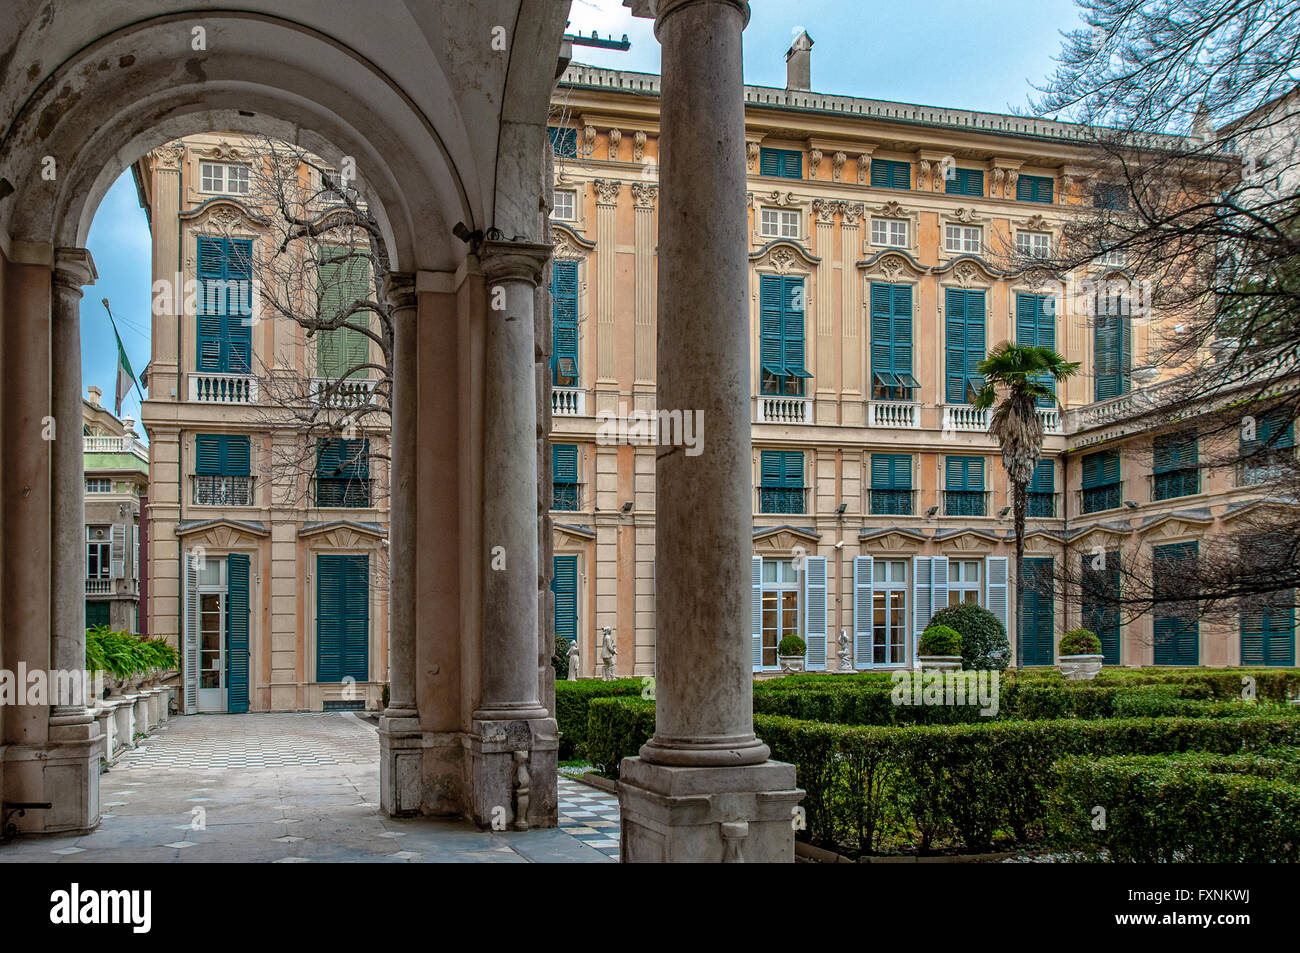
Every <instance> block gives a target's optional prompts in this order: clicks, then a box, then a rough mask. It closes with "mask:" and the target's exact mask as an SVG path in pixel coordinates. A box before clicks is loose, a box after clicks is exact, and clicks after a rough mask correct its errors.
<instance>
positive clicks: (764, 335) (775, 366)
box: [758, 275, 785, 377]
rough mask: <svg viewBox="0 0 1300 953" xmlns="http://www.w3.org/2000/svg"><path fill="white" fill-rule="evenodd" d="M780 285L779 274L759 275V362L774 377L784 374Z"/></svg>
mask: <svg viewBox="0 0 1300 953" xmlns="http://www.w3.org/2000/svg"><path fill="white" fill-rule="evenodd" d="M782 287H783V279H782V278H781V276H780V275H760V276H759V280H758V289H759V290H758V310H759V327H758V335H759V363H760V364H761V365H762V367H763V370H764V371H766V372H767V373H769V374H772V375H774V376H776V377H784V376H785V363H784V361H783V360H782V358H781V341H782V339H783V337H784V333H785V325H784V320H783V318H782V312H783V310H784V309H783V307H782V299H781V294H782V290H781V289H782Z"/></svg>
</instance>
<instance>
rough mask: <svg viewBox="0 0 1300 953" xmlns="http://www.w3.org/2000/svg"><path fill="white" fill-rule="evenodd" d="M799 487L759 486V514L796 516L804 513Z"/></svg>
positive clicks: (803, 491) (802, 493)
mask: <svg viewBox="0 0 1300 953" xmlns="http://www.w3.org/2000/svg"><path fill="white" fill-rule="evenodd" d="M806 492H807V491H806V490H804V489H803V488H801V487H788V486H760V487H759V488H758V511H759V512H760V513H783V514H790V515H798V514H802V513H804V512H806V510H805V508H804V494H805V493H806Z"/></svg>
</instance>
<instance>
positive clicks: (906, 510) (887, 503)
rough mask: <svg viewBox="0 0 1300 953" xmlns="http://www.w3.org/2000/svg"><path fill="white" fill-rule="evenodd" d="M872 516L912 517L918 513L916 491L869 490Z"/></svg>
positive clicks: (869, 506)
mask: <svg viewBox="0 0 1300 953" xmlns="http://www.w3.org/2000/svg"><path fill="white" fill-rule="evenodd" d="M867 492H868V493H869V494H870V496H871V499H870V500H869V501H868V509H869V510H870V511H871V515H872V516H911V515H912V514H914V513H915V512H916V508H915V503H914V501H915V498H916V497H915V494H916V491H915V490H875V489H873V490H868V491H867Z"/></svg>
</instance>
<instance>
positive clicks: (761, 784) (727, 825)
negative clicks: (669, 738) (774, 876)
mask: <svg viewBox="0 0 1300 953" xmlns="http://www.w3.org/2000/svg"><path fill="white" fill-rule="evenodd" d="M621 778H622V780H620V782H619V785H618V800H619V811H620V814H621V815H622V820H621V835H620V844H619V859H620V860H621V861H622V862H623V863H634V864H638V863H639V864H644V863H707V864H712V863H751V864H754V863H793V862H794V829H795V823H794V819H795V812H794V809H795V807H796V805H798V803H799V801H800V800H801V799H802V798H803V795H804V792H803V791H801V790H799V788H798V787H797V786H796V784H795V770H794V765H792V764H784V763H782V762H780V761H764V762H763V763H762V764H754V765H743V766H734V767H681V766H675V765H663V764H652V763H651V762H649V761H645V760H643V759H642V758H639V757H637V758H624V759H623V763H622V767H621Z"/></svg>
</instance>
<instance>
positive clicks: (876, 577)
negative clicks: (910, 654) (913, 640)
mask: <svg viewBox="0 0 1300 953" xmlns="http://www.w3.org/2000/svg"><path fill="white" fill-rule="evenodd" d="M907 641H908V640H907V561H906V560H903V559H875V560H872V579H871V664H873V665H905V664H907Z"/></svg>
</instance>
